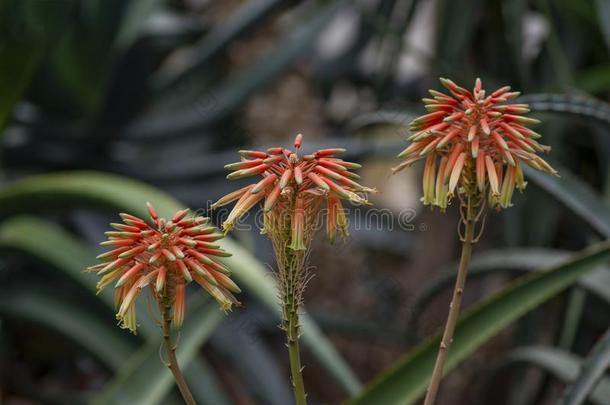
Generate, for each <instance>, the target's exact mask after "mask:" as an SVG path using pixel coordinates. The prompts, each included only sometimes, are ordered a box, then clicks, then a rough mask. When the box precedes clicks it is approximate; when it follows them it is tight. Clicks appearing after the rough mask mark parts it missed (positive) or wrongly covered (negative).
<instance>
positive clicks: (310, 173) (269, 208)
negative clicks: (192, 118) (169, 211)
mask: <svg viewBox="0 0 610 405" xmlns="http://www.w3.org/2000/svg"><path fill="white" fill-rule="evenodd" d="M302 142H303V136H302V135H301V134H299V135H297V137H296V139H295V141H294V150H288V149H284V148H281V147H276V148H270V149H268V150H267V151H266V152H256V151H242V152H241V155H242V161H241V162H237V163H232V164H229V165H226V166H225V167H226V168H228V169H229V170H232V171H233V172H232V173H231V174H229V175H228V176H227V178H229V179H237V178H243V177H249V176H262V179H261V180H258V181H257V182H256V183H253V184H251V185H248V186H246V187H243V188H241V189H239V190H237V191H234V192H232V193H229V194H227V195H226V196H224V197H222V198H221V199H220V200H218V201H217V202H216V203H214V204H212V208H216V207H220V206H222V205H225V204H228V203H231V202H233V201H236V200H237V203H236V204H235V206H234V207H233V209H232V210H231V212H230V213H229V216H228V217H227V219H226V220H225V221H224V223H223V228H224V230H225V232H227V231H230V230H231V229H232V228H233V227H234V226H235V223H236V222H237V221H238V220H239V219H240V218H241V217H242V216H243V215H244V214H245V213H246V212H247V211H249V210H250V209H251V208H252V207H254V206H255V205H256V204H257V203H258V202H263V205H264V212H265V215H266V217H267V216H268V215H286V217H287V218H290V221H291V222H292V221H293V222H294V223H292V224H290V223H289V224H288V229H290V230H291V232H290V235H291V240H289V241H288V245H289V246H291V247H292V248H294V249H296V250H301V249H305V248H306V246H307V244H308V241H309V240H310V239H308V238H309V234H310V232H308V229H309V228H312V227H313V225H314V222H315V219H316V214H317V213H318V208H319V206H320V203H322V202H326V204H327V206H328V208H329V211H336V208H337V207H336V206H337V204H338V205H339V206H341V204H340V201H341V200H348V201H350V202H352V203H355V204H368V201H367V199H366V197H363V196H362V195H361V193H369V192H376V190H375V189H372V188H368V187H364V186H362V185H360V184H358V183H357V182H356V181H354V180H353V179H358V178H359V176H358V175H357V174H355V173H353V172H352V170H354V169H358V168H360V165H359V164H357V163H353V162H346V161H344V160H342V159H340V158H338V157H337V156H338V155H340V154H341V153H344V152H345V149H341V148H332V149H321V150H318V151H316V152H314V153H312V154H309V155H303V156H300V155H299V150H300V148H301V145H302ZM263 155H265V158H263ZM260 159H263V160H260ZM297 203H298V204H297ZM297 205H302V208H299V207H297ZM341 212H343V210H342V207H341ZM342 218H344V215H342V216H339V215H329V216H327V220H328V221H335V222H334V223H333V224H330V223H329V226H328V227H327V229H328V230H329V232H328V234H329V237H330V235H331V233H332V235H333V236H332V238H331V239H334V235H335V233H336V232H331V230H333V229H334V230H336V229H337V227H338V226H339V227H340V226H341V225H340V224H339V223H338V222H336V221H341V220H342ZM271 222H274V223H280V222H277V221H267V220H266V221H265V230H268V228H269V224H270V223H271ZM341 234H342V235H346V234H347V232H346V231H345V232H344V230H343V229H342V228H341Z"/></svg>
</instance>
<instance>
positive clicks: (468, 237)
mask: <svg viewBox="0 0 610 405" xmlns="http://www.w3.org/2000/svg"><path fill="white" fill-rule="evenodd" d="M476 198H478V197H477V196H476V195H472V194H471V195H469V196H467V197H466V199H467V202H466V207H465V210H466V215H465V218H464V216H463V217H462V222H463V225H464V235H463V239H462V254H461V257H460V264H459V267H458V273H457V278H456V280H455V286H454V287H453V297H452V298H451V303H450V304H449V314H448V316H447V323H446V324H445V331H444V332H443V337H442V339H441V343H440V345H439V349H438V354H437V356H436V362H435V364H434V370H433V371H432V377H430V385H429V386H428V390H427V391H426V399H425V401H424V405H433V404H434V402H435V401H436V396H437V394H438V389H439V386H440V384H441V379H442V378H443V367H444V365H445V359H446V357H447V352H448V351H449V347H450V346H451V343H452V342H453V333H454V331H455V325H456V323H457V320H458V317H459V315H460V307H461V305H462V296H463V295H464V287H465V285H466V275H467V274H468V266H469V265H470V257H471V255H472V245H473V244H474V243H475V242H476V240H475V239H474V228H475V223H476V220H477V216H476V214H475V203H474V200H475V199H476Z"/></svg>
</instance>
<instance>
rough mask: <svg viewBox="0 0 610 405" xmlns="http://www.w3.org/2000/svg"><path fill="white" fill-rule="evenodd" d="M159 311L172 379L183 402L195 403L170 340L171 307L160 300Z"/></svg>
mask: <svg viewBox="0 0 610 405" xmlns="http://www.w3.org/2000/svg"><path fill="white" fill-rule="evenodd" d="M159 311H160V312H161V330H162V332H163V346H164V347H165V352H166V353H167V361H168V362H167V367H168V368H169V369H170V371H171V372H172V375H173V376H174V380H176V386H177V387H178V390H179V391H180V395H182V398H183V399H184V402H185V403H186V404H187V405H197V402H195V399H194V398H193V394H191V390H190V389H189V387H188V384H187V383H186V380H185V379H184V375H183V374H182V370H180V366H179V365H178V359H177V358H176V346H175V345H174V343H173V342H172V335H171V323H172V308H171V305H170V304H169V302H167V300H162V301H160V302H159Z"/></svg>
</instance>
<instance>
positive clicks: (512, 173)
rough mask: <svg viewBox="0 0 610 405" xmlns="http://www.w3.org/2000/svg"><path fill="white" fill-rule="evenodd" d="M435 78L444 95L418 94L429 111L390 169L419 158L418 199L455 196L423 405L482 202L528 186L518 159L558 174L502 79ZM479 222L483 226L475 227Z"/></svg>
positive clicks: (498, 203) (450, 327) (449, 329)
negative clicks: (446, 275)
mask: <svg viewBox="0 0 610 405" xmlns="http://www.w3.org/2000/svg"><path fill="white" fill-rule="evenodd" d="M440 81H441V83H442V84H443V86H445V87H446V88H447V89H448V90H449V92H450V95H447V94H445V93H442V92H438V91H436V90H430V94H431V95H432V97H433V98H424V99H423V102H424V104H425V107H426V109H427V110H428V111H429V113H428V114H426V115H423V116H421V117H418V118H416V119H415V120H413V121H412V122H411V123H410V128H409V129H410V130H411V131H412V132H414V133H413V134H412V135H411V136H410V137H409V140H410V141H412V143H411V144H410V145H409V147H407V148H406V149H405V150H404V151H402V152H401V153H400V154H399V155H398V156H399V157H401V158H405V160H404V161H403V162H402V163H401V164H400V165H398V166H397V167H396V168H394V172H397V171H400V170H402V169H403V168H405V167H408V166H411V165H412V164H413V163H415V162H417V161H419V160H422V159H425V167H424V172H423V197H422V202H423V204H424V205H431V206H438V207H440V209H441V211H444V210H445V209H446V208H447V206H448V205H449V204H450V203H451V202H452V200H453V198H454V197H455V196H457V197H458V199H459V202H460V207H459V209H460V226H459V227H458V233H459V237H460V240H461V242H462V254H461V259H460V265H459V269H458V275H457V279H456V283H455V288H454V291H453V298H452V300H451V304H450V305H449V315H448V318H447V323H446V326H445V331H444V333H443V337H442V340H441V343H440V348H439V351H438V356H437V359H436V364H435V366H434V371H433V372H432V377H431V379H430V385H429V387H428V391H427V393H426V399H425V405H432V404H434V402H435V400H436V395H437V393H438V388H439V385H440V381H441V379H442V374H443V366H444V363H445V358H446V356H447V351H448V350H449V346H450V345H451V341H452V339H453V332H454V329H455V324H456V322H457V319H458V316H459V310H460V305H461V301H462V295H463V291H464V285H465V283H466V274H467V270H468V264H469V262H470V256H471V252H472V245H473V243H476V242H477V241H478V240H479V238H480V236H481V234H482V231H483V228H484V219H485V211H486V210H485V209H486V206H490V207H492V208H497V209H502V208H508V207H510V206H511V205H512V202H511V201H512V196H513V192H514V189H515V187H516V188H518V189H519V190H520V191H523V190H524V189H525V186H526V182H525V180H524V178H523V170H522V167H521V165H522V164H526V165H529V166H531V167H533V168H535V169H538V170H541V171H545V172H547V173H549V174H552V175H557V172H556V171H555V170H554V169H553V168H552V167H551V166H550V165H549V164H548V163H547V162H546V161H545V160H544V159H542V158H541V157H540V156H538V155H537V153H538V152H548V151H549V150H550V147H548V146H544V145H541V144H539V143H538V142H537V141H536V139H538V138H540V136H541V135H540V134H538V133H537V132H535V131H532V130H531V129H529V128H527V125H530V124H537V123H539V121H538V120H536V119H533V118H528V117H524V116H523V115H521V114H524V113H527V112H529V111H530V110H529V107H528V105H526V104H506V102H507V101H508V100H511V99H513V98H515V97H516V96H518V95H519V93H518V92H511V91H510V87H508V86H505V87H502V88H499V89H498V90H496V91H494V92H492V93H490V94H487V93H486V91H485V90H484V89H483V88H482V84H481V80H480V79H477V80H476V82H475V86H474V89H473V90H472V91H469V90H467V89H464V88H462V87H460V86H458V85H457V84H455V83H454V82H453V81H451V80H449V79H442V78H441V79H440ZM437 168H438V171H437ZM486 202H487V204H486ZM477 223H480V224H481V226H480V229H479V231H478V232H475V226H476V224H477ZM475 233H476V236H475Z"/></svg>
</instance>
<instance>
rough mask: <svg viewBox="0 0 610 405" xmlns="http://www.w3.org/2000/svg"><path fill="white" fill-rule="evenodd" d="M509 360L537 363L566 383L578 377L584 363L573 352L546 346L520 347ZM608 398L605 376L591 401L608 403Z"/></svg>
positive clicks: (609, 390) (609, 388) (608, 382)
mask: <svg viewBox="0 0 610 405" xmlns="http://www.w3.org/2000/svg"><path fill="white" fill-rule="evenodd" d="M507 360H508V361H510V362H511V363H514V362H520V363H528V364H533V365H536V366H538V367H540V368H542V369H543V370H545V371H548V372H550V373H551V374H552V375H553V376H555V377H556V378H558V379H560V380H561V381H563V382H566V383H569V382H572V381H574V380H575V379H576V377H577V376H578V370H579V369H580V368H581V363H582V360H581V359H580V358H579V357H578V356H576V355H574V354H572V353H569V352H566V351H564V350H561V349H557V348H555V347H546V346H527V347H520V348H518V349H515V350H513V351H512V352H511V353H510V354H509V355H508V356H507ZM600 377H601V376H600ZM608 398H610V379H609V378H604V379H603V380H602V381H601V382H600V384H599V385H598V386H597V387H596V388H595V389H594V390H593V392H592V393H591V402H592V403H594V404H596V405H606V404H607V403H608Z"/></svg>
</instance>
